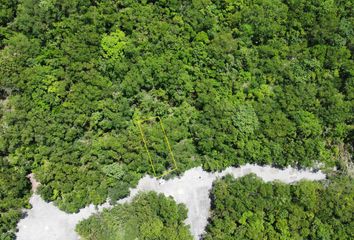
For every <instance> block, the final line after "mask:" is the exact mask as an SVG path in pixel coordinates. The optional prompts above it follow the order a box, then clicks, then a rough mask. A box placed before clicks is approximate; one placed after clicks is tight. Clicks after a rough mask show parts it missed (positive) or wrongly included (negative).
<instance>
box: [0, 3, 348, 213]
mask: <svg viewBox="0 0 354 240" xmlns="http://www.w3.org/2000/svg"><path fill="white" fill-rule="evenodd" d="M353 5H354V4H353V1H352V0H350V1H344V0H334V1H331V0H310V1H305V0H301V1H295V0H254V1H228V0H221V1H211V0H194V1H178V0H177V1H132V0H123V1H90V0H80V1H79V0H70V1H69V0H65V1H49V0H48V1H39V0H20V1H6V0H5V1H0V6H1V11H0V66H1V67H0V100H1V101H5V102H6V107H5V108H4V110H1V120H0V133H1V138H0V157H1V158H3V159H6V161H7V162H8V163H7V164H8V166H6V167H5V165H3V164H2V163H1V166H0V167H1V168H6V172H7V173H6V174H9V173H8V172H9V171H8V169H15V171H16V173H15V175H16V174H20V176H21V179H24V176H25V174H28V173H30V172H34V173H35V174H36V177H37V178H38V180H39V181H40V182H41V184H42V185H41V188H40V189H39V192H40V194H41V195H42V196H43V197H44V198H45V199H46V200H49V201H54V202H55V203H57V205H58V206H59V207H60V208H61V209H63V210H66V211H68V212H75V211H77V210H78V209H79V208H81V207H83V206H85V205H87V204H89V203H94V204H99V203H102V202H104V201H105V200H106V198H107V197H110V198H111V199H112V200H116V199H118V198H119V197H122V196H125V195H126V194H127V189H128V188H129V187H131V186H134V185H135V184H136V183H137V181H138V180H139V179H140V177H141V176H143V175H144V174H146V173H148V174H152V169H151V166H150V163H149V162H148V161H147V158H146V152H145V149H144V147H143V143H142V140H141V137H140V133H139V130H138V129H137V126H136V125H135V124H134V122H135V121H136V120H139V119H145V118H148V117H152V116H159V117H161V118H162V119H163V121H164V125H165V129H166V134H167V136H168V138H169V141H170V143H171V147H172V151H173V153H174V155H175V158H176V161H177V165H178V171H176V172H173V174H181V173H182V172H184V171H185V170H186V169H189V168H191V167H194V166H197V165H200V164H202V165H203V167H204V169H206V170H218V169H223V168H225V167H227V166H231V165H239V164H243V163H246V162H250V163H258V164H272V165H276V166H279V167H284V166H287V165H292V166H297V167H304V166H313V165H314V164H315V163H317V162H321V163H324V164H325V165H326V166H329V167H333V166H336V165H337V166H342V163H340V161H341V160H340V156H341V155H342V154H341V152H340V151H338V149H341V148H340V147H339V146H343V144H345V143H346V141H347V142H348V141H351V140H352V139H353V126H352V125H353V114H352V113H353V106H354V105H353V86H354V75H353V72H354V68H353V66H354V64H353V51H354V45H353V41H354V32H353V29H354V20H353V12H354V11H353ZM150 130H152V131H153V129H150ZM160 134H161V133H160ZM156 137H157V139H160V140H157V141H156V145H153V146H152V147H151V148H152V154H153V158H154V160H155V164H156V166H157V175H160V174H161V173H163V172H164V171H165V170H167V169H168V168H169V167H170V166H169V164H168V163H166V160H167V158H166V157H167V156H168V151H166V150H167V149H166V146H164V145H163V142H162V141H161V139H163V136H162V135H159V134H157V135H156ZM159 141H160V142H159ZM167 162H168V161H167ZM116 164H117V165H116ZM110 166H121V168H122V170H123V172H122V173H120V172H119V174H118V172H116V171H115V170H117V169H112V170H113V171H108V169H109V168H110ZM119 168H120V167H119ZM117 174H118V175H117ZM170 176H171V175H170ZM117 178H119V180H118V179H117ZM28 191H29V190H27V192H28ZM27 192H25V193H27ZM21 194H22V193H21ZM7 195H8V193H7V191H5V195H4V196H5V197H6V196H7ZM24 195H26V194H24ZM2 199H3V197H2V198H1V199H0V200H1V201H2ZM19 204H20V205H21V204H22V202H20V203H19ZM20 205H19V206H20ZM22 205H23V204H22Z"/></svg>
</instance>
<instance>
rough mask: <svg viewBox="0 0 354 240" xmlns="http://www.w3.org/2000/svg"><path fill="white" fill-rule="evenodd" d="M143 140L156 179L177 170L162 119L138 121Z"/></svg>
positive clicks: (153, 118)
mask: <svg viewBox="0 0 354 240" xmlns="http://www.w3.org/2000/svg"><path fill="white" fill-rule="evenodd" d="M137 125H138V128H139V130H140V134H141V139H142V142H143V144H144V148H145V151H146V155H145V156H146V159H147V161H149V163H150V165H151V168H152V171H153V173H154V176H155V177H163V176H165V175H167V174H169V173H170V172H172V171H174V170H176V169H177V165H176V161H175V158H174V155H173V152H172V149H171V145H170V142H169V140H168V137H167V135H166V132H165V129H164V125H163V122H162V119H161V118H160V117H151V118H148V119H142V120H139V121H137Z"/></svg>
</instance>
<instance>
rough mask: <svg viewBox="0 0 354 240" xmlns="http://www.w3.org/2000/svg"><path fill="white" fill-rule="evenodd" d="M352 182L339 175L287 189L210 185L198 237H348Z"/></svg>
mask: <svg viewBox="0 0 354 240" xmlns="http://www.w3.org/2000/svg"><path fill="white" fill-rule="evenodd" d="M353 183H354V182H353V179H349V178H346V177H342V178H338V179H332V182H330V183H329V184H328V182H327V183H324V182H307V181H303V182H299V183H296V184H293V185H287V184H283V183H277V182H273V183H265V182H263V181H262V180H261V179H259V178H258V177H256V176H255V175H247V176H245V177H242V178H239V179H234V178H232V177H231V176H226V177H225V178H224V179H222V180H219V181H217V182H216V183H214V187H213V190H212V196H213V198H212V199H213V204H212V213H211V219H210V222H209V225H208V226H207V233H206V234H205V236H204V238H203V239H205V240H209V239H213V240H218V239H220V240H221V239H352V238H353V237H354V232H353V229H352V223H353V220H354V218H353V215H352V214H351V213H352V212H353V211H354V198H353V197H354V188H353V186H354V184H353ZM339 199H342V200H339ZM337 201H340V202H341V204H338V202H337ZM339 209H340V210H339ZM338 210H339V211H338Z"/></svg>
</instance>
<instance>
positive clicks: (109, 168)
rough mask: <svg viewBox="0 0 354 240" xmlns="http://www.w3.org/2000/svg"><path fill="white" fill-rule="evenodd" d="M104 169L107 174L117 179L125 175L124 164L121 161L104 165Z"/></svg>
mask: <svg viewBox="0 0 354 240" xmlns="http://www.w3.org/2000/svg"><path fill="white" fill-rule="evenodd" d="M102 171H103V172H104V173H105V174H107V176H109V177H112V178H115V179H117V180H119V179H121V178H122V177H123V175H124V170H123V165H122V164H119V163H112V164H109V165H106V166H103V167H102Z"/></svg>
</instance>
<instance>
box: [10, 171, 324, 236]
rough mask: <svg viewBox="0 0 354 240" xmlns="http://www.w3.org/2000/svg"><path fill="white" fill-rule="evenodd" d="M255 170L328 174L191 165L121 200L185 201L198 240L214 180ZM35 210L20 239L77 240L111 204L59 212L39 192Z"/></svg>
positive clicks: (284, 177) (286, 177)
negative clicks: (80, 229)
mask: <svg viewBox="0 0 354 240" xmlns="http://www.w3.org/2000/svg"><path fill="white" fill-rule="evenodd" d="M249 173H255V174H256V175H257V176H259V177H261V178H262V179H263V180H264V181H273V180H279V181H282V182H285V183H292V182H296V181H299V180H302V179H307V180H322V179H325V178H326V175H325V174H323V173H322V172H321V171H318V172H311V171H310V170H296V169H293V168H286V169H284V170H280V169H277V168H273V167H269V166H265V167H261V166H257V165H250V164H247V165H244V166H242V167H239V168H234V167H230V168H227V169H225V170H224V171H222V172H217V173H208V172H205V171H203V170H202V168H201V167H197V168H192V169H190V170H188V171H186V172H185V173H184V175H183V176H181V177H179V178H173V179H170V180H167V181H166V180H158V179H155V178H152V177H150V176H145V177H144V178H142V179H140V181H139V183H138V186H137V187H136V188H134V189H131V192H130V195H129V197H127V198H125V199H122V200H120V201H119V202H120V203H123V202H127V201H130V200H131V199H132V198H133V197H134V196H135V195H136V194H137V193H139V192H141V191H156V192H159V193H163V194H164V195H166V196H172V197H173V198H174V199H175V200H176V202H178V203H184V204H186V206H187V208H188V219H187V220H186V223H187V224H189V225H190V227H191V232H192V234H193V236H194V237H195V239H198V238H199V236H200V235H201V234H202V233H203V232H204V229H205V226H206V225H207V220H208V217H209V209H210V199H209V192H210V189H211V187H212V183H213V181H215V179H216V178H220V177H222V176H225V175H226V174H231V175H233V176H234V177H235V178H238V177H241V176H244V175H247V174H249ZM30 203H31V204H32V206H33V207H32V209H30V210H27V214H28V216H27V217H26V218H24V219H22V220H21V221H20V222H19V223H18V230H19V231H18V233H17V239H18V240H76V239H79V237H78V236H77V234H76V233H75V230H74V229H75V225H76V224H77V223H78V222H79V221H80V220H82V219H85V218H87V217H89V216H90V215H92V214H93V213H95V212H97V211H100V210H101V209H103V208H108V207H110V205H109V204H107V203H106V204H103V205H101V206H99V207H98V208H95V207H94V206H93V205H90V206H88V207H86V208H83V209H81V210H80V212H79V213H77V214H67V213H65V212H63V211H60V210H59V209H58V208H57V207H56V206H54V205H53V203H46V202H45V201H43V200H42V199H41V198H40V197H39V196H38V195H36V194H33V196H32V197H31V199H30Z"/></svg>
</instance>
